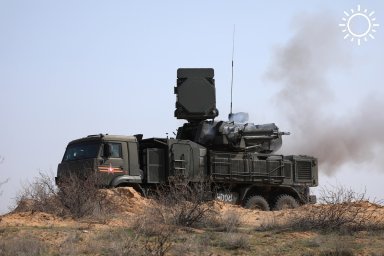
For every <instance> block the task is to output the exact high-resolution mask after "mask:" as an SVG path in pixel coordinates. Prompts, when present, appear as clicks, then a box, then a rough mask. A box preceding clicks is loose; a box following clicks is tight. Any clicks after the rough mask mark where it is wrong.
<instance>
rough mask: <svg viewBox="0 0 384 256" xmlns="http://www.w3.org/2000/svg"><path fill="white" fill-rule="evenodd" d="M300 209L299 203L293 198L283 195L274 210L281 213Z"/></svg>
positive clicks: (278, 199)
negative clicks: (281, 211) (285, 210)
mask: <svg viewBox="0 0 384 256" xmlns="http://www.w3.org/2000/svg"><path fill="white" fill-rule="evenodd" d="M297 207H299V203H298V202H297V201H296V199H295V198H294V197H293V196H289V195H281V196H279V197H278V198H277V200H276V203H275V207H274V210H275V211H280V210H284V209H295V208H297Z"/></svg>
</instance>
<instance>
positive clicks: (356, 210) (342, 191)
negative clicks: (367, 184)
mask: <svg viewBox="0 0 384 256" xmlns="http://www.w3.org/2000/svg"><path fill="white" fill-rule="evenodd" d="M319 202H320V205H313V206H312V205H311V206H307V208H305V209H304V211H299V212H297V214H294V216H293V217H292V218H291V219H290V221H289V225H290V226H291V227H293V228H295V229H304V230H310V229H316V230H324V231H339V232H340V231H342V232H343V231H346V232H351V231H360V230H372V229H383V228H384V218H383V217H382V216H376V215H375V211H374V210H372V209H369V207H367V205H368V204H369V202H368V200H367V199H366V197H365V193H356V192H355V191H353V190H352V189H349V188H345V187H343V186H337V187H332V188H331V189H329V188H327V187H325V188H323V189H322V190H321V192H320V200H319Z"/></svg>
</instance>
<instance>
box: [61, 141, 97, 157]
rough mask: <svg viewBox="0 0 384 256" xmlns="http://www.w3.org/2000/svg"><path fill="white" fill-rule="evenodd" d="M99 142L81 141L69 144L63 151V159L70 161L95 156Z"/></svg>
mask: <svg viewBox="0 0 384 256" xmlns="http://www.w3.org/2000/svg"><path fill="white" fill-rule="evenodd" d="M99 149H100V143H81V144H74V145H69V146H68V147H67V150H66V151H65V154H64V157H63V161H72V160H79V159H87V158H96V157H97V155H98V153H99Z"/></svg>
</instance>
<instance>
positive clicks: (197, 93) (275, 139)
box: [175, 68, 289, 153]
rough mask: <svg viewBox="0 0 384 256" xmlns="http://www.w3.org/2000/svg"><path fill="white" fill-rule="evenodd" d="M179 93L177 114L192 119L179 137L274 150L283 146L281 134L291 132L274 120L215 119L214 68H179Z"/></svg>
mask: <svg viewBox="0 0 384 256" xmlns="http://www.w3.org/2000/svg"><path fill="white" fill-rule="evenodd" d="M175 94H176V95H177V100H176V110H175V117H176V118H178V119H186V120H187V121H188V123H185V124H184V125H183V126H182V127H180V128H179V129H178V132H177V138H178V139H186V140H192V141H194V142H196V143H199V144H201V145H203V146H205V147H207V148H210V149H215V150H220V151H252V152H260V153H272V152H275V151H277V150H278V149H279V148H280V147H281V145H282V138H281V136H282V135H286V134H289V133H284V132H279V128H278V127H277V126H276V125H275V124H274V123H271V124H261V125H255V124H253V123H236V122H233V121H215V120H214V118H215V117H217V115H218V113H219V112H218V110H217V109H216V93H215V80H214V71H213V69H209V68H208V69H206V68H201V69H182V68H180V69H178V70H177V87H175ZM209 119H211V120H209Z"/></svg>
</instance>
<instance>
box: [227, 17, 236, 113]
mask: <svg viewBox="0 0 384 256" xmlns="http://www.w3.org/2000/svg"><path fill="white" fill-rule="evenodd" d="M235 28H236V27H235V25H233V35H232V76H231V109H230V112H229V117H231V116H232V91H233V59H234V55H235Z"/></svg>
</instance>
